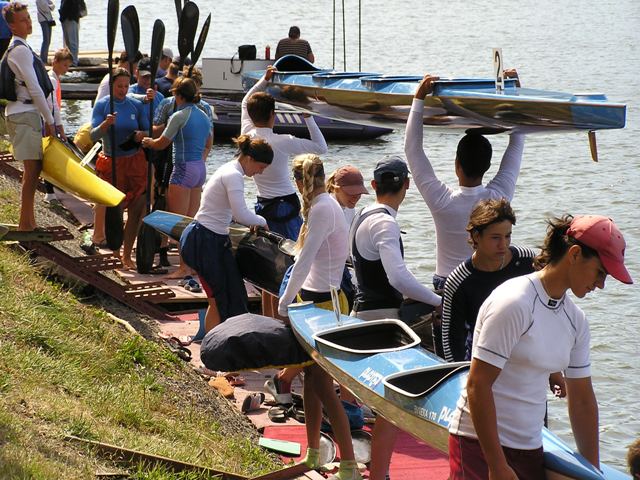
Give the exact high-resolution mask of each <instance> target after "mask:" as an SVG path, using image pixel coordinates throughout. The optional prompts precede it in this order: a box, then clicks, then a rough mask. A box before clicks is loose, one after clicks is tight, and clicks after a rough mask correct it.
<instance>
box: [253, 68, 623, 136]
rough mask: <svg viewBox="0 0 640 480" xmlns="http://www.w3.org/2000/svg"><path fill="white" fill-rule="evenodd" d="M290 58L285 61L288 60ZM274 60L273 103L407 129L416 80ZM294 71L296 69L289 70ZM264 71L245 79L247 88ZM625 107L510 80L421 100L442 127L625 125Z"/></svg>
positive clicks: (455, 84) (454, 84) (477, 82)
mask: <svg viewBox="0 0 640 480" xmlns="http://www.w3.org/2000/svg"><path fill="white" fill-rule="evenodd" d="M288 57H290V56H288ZM291 60H292V59H291V58H287V57H283V58H282V59H280V60H278V61H277V62H276V63H275V67H276V68H278V71H277V72H276V73H275V74H274V76H273V78H272V80H271V82H270V83H269V86H268V88H267V92H268V93H270V94H271V95H273V96H274V98H275V99H276V101H278V102H280V103H284V104H288V105H291V106H293V107H295V108H297V109H298V110H301V111H304V112H308V113H313V114H316V115H321V116H323V117H327V118H331V119H334V120H342V121H347V122H358V123H363V124H367V125H371V126H377V127H385V126H386V127H390V126H391V127H404V125H405V124H406V122H407V118H408V116H409V112H410V110H411V103H412V101H413V95H414V93H415V91H416V89H417V87H418V84H419V82H420V80H421V77H419V76H387V75H380V74H376V73H364V72H333V71H328V70H320V69H318V68H316V67H314V66H313V65H311V64H310V63H308V62H306V61H305V60H304V59H301V58H297V59H296V61H295V62H292V61H291ZM291 68H295V69H296V70H295V71H289V69H291ZM263 75H264V71H254V72H247V73H245V74H243V87H244V88H245V90H247V89H249V88H251V87H252V86H253V85H254V84H255V83H256V82H257V81H258V80H260V78H262V76H263ZM625 121H626V106H625V105H623V104H619V103H614V102H609V101H608V100H607V98H606V96H604V95H602V94H571V93H563V92H554V91H547V90H538V89H532V88H520V87H517V86H516V82H515V80H512V79H507V80H506V81H505V89H504V91H502V92H497V91H496V88H495V84H494V81H493V80H491V79H473V78H472V79H442V80H440V81H438V82H436V84H435V89H434V93H433V95H429V96H427V98H426V99H425V108H424V110H423V124H424V125H425V126H427V127H434V128H440V129H470V128H471V129H473V128H480V129H484V130H485V131H487V132H488V133H499V132H502V131H510V130H521V131H525V132H527V133H533V132H547V133H552V132H563V131H572V130H601V129H615V128H623V127H624V126H625Z"/></svg>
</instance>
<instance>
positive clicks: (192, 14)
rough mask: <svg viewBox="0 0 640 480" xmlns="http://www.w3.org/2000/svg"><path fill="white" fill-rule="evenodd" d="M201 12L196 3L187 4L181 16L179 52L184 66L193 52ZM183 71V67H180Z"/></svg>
mask: <svg viewBox="0 0 640 480" xmlns="http://www.w3.org/2000/svg"><path fill="white" fill-rule="evenodd" d="M199 17H200V10H199V9H198V6H197V5H196V4H195V3H194V2H187V3H186V4H185V6H184V8H183V9H182V14H181V15H180V25H179V26H178V52H180V62H181V63H183V64H184V59H185V58H186V57H187V56H189V54H190V53H191V52H192V51H193V41H194V39H195V37H196V30H197V29H198V19H199ZM180 69H182V65H180Z"/></svg>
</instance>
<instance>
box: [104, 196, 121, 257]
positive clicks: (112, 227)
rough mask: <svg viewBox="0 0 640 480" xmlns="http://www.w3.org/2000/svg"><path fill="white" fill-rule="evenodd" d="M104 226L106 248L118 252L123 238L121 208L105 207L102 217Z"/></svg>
mask: <svg viewBox="0 0 640 480" xmlns="http://www.w3.org/2000/svg"><path fill="white" fill-rule="evenodd" d="M104 224H105V227H104V233H105V237H106V239H107V246H108V247H109V249H111V250H119V249H120V247H121V246H122V240H123V238H124V229H123V222H122V207H120V206H117V207H107V209H106V212H105V215H104Z"/></svg>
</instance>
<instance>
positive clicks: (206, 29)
mask: <svg viewBox="0 0 640 480" xmlns="http://www.w3.org/2000/svg"><path fill="white" fill-rule="evenodd" d="M209 25H211V14H209V15H208V16H207V19H206V20H205V21H204V24H203V25H202V29H201V30H200V36H199V37H198V42H197V43H196V46H195V48H194V50H193V55H191V68H193V67H194V65H195V64H196V63H197V62H198V60H199V59H200V54H201V53H202V49H203V48H204V44H205V42H206V41H207V35H209Z"/></svg>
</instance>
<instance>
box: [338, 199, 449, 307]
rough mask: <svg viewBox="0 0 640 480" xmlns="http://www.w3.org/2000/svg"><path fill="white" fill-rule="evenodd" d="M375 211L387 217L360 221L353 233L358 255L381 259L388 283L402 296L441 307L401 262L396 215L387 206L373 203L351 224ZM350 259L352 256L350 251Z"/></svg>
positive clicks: (427, 289)
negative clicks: (382, 210) (380, 210)
mask: <svg viewBox="0 0 640 480" xmlns="http://www.w3.org/2000/svg"><path fill="white" fill-rule="evenodd" d="M378 208H384V209H386V210H387V211H388V212H389V213H390V215H387V214H386V213H384V212H380V213H374V214H372V215H371V216H369V217H367V218H365V219H364V220H363V221H362V223H361V224H360V226H359V227H358V230H357V231H356V247H357V248H358V252H359V253H360V255H362V256H363V257H364V259H365V260H370V261H373V260H382V266H383V267H384V271H385V273H386V274H387V278H388V279H389V283H390V284H391V286H392V287H393V288H395V289H396V290H398V291H399V292H400V293H401V294H402V295H403V296H404V297H406V298H411V299H413V300H417V301H419V302H423V303H427V304H429V305H433V306H438V305H440V303H441V301H442V299H441V298H440V297H439V296H438V295H436V294H435V293H434V292H433V291H432V290H431V289H430V288H428V287H426V286H424V285H422V284H421V283H420V282H419V281H418V279H417V278H416V277H415V276H414V275H413V273H411V272H410V271H409V269H408V268H407V265H406V264H405V263H404V259H403V258H402V251H401V250H400V226H399V225H398V222H396V215H397V214H398V212H396V211H395V210H394V209H393V208H391V207H390V206H389V205H383V204H381V203H374V204H373V205H369V206H368V207H365V208H364V209H362V211H361V212H360V213H359V214H358V215H357V216H356V219H355V220H354V223H353V225H355V222H357V221H358V218H359V216H360V215H364V214H365V213H367V212H369V211H371V210H375V209H378ZM349 248H351V242H349ZM351 256H352V257H353V252H351Z"/></svg>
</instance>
